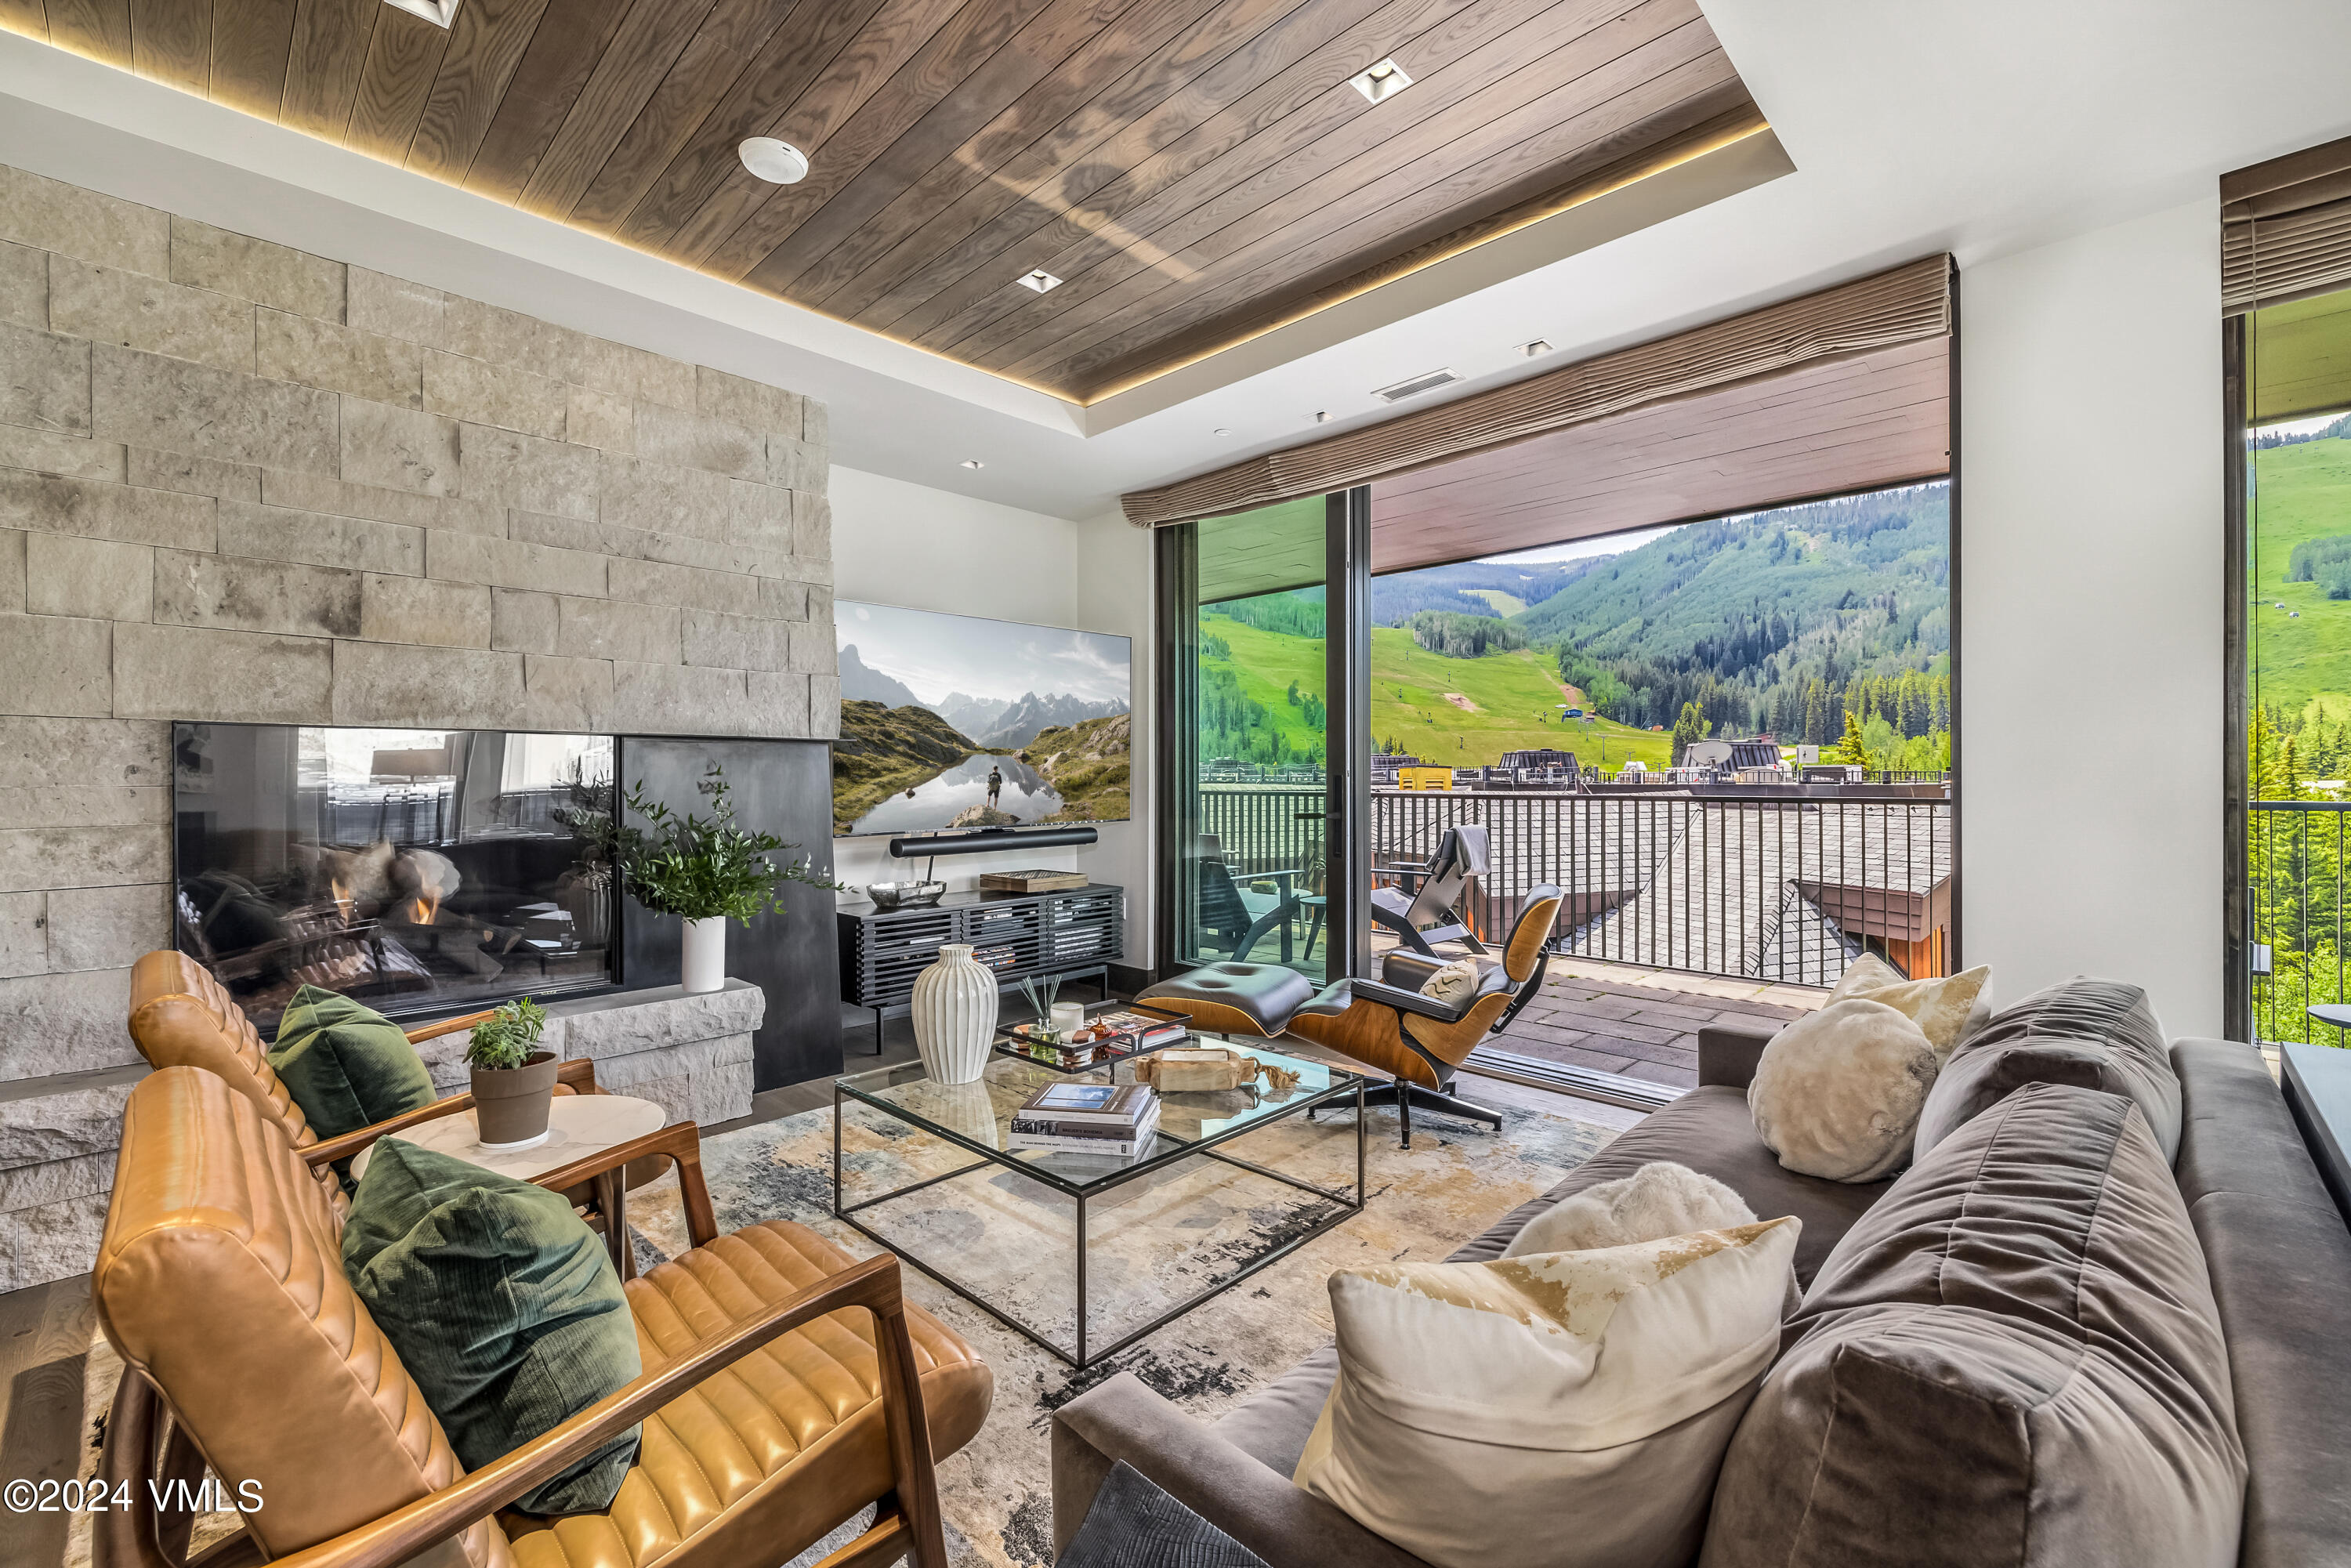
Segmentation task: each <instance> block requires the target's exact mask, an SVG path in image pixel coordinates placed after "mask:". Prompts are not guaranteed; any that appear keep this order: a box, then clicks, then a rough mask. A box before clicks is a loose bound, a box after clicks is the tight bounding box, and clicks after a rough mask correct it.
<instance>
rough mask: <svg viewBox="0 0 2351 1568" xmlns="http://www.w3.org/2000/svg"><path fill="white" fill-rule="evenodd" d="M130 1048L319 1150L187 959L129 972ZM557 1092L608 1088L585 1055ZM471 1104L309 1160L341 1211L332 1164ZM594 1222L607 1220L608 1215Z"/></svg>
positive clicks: (470, 1022) (406, 1117)
mask: <svg viewBox="0 0 2351 1568" xmlns="http://www.w3.org/2000/svg"><path fill="white" fill-rule="evenodd" d="M489 1016H490V1015H489V1013H487V1012H477V1013H467V1014H465V1016H464V1017H463V1018H452V1019H435V1020H434V1021H433V1022H431V1023H428V1024H423V1025H421V1026H419V1027H418V1028H415V1029H412V1030H404V1031H403V1032H404V1033H406V1034H407V1036H408V1042H409V1043H410V1044H411V1045H415V1044H418V1043H420V1042H422V1041H423V1040H438V1039H439V1038H440V1037H441V1036H443V1035H444V1034H455V1033H456V1032H457V1031H458V1030H467V1029H471V1028H473V1027H474V1026H475V1024H477V1023H479V1022H481V1021H482V1020H483V1019H486V1018H488V1017H489ZM131 1043H132V1044H133V1045H135V1046H137V1047H138V1048H139V1054H140V1055H141V1056H143V1057H145V1058H146V1059H147V1061H148V1064H149V1065H150V1066H152V1067H201V1068H203V1069H204V1071H207V1072H211V1073H214V1074H216V1075H218V1076H219V1077H220V1079H221V1080H222V1081H223V1082H225V1083H227V1085H228V1086H229V1087H230V1088H231V1089H234V1090H235V1091H236V1092H238V1093H239V1094H242V1095H243V1096H245V1098H246V1099H247V1100H250V1101H251V1102H252V1103H254V1105H255V1106H256V1108H257V1109H258V1110H259V1111H260V1112H261V1114H262V1120H263V1121H264V1122H265V1123H266V1124H271V1125H274V1126H276V1127H277V1129H278V1130H279V1131H280V1132H282V1133H283V1134H285V1135H286V1137H287V1141H288V1142H290V1143H291V1144H292V1145H294V1147H295V1148H297V1149H299V1150H305V1151H307V1150H308V1149H310V1148H312V1147H314V1146H315V1145H317V1144H318V1142H319V1134H318V1129H316V1128H315V1127H313V1126H311V1125H310V1123H309V1120H308V1118H307V1117H306V1116H304V1115H303V1114H302V1107H301V1106H299V1105H298V1104H296V1103H294V1096H293V1095H292V1094H290V1093H288V1092H287V1089H286V1085H285V1084H284V1083H283V1082H280V1081H279V1079H278V1077H277V1072H276V1071H274V1070H273V1069H272V1068H271V1067H270V1065H269V1057H268V1047H267V1046H266V1045H264V1044H263V1043H262V1040H261V1031H260V1030H256V1029H255V1028H254V1027H253V1020H252V1019H249V1018H247V1017H246V1016H245V1009H243V1008H241V1007H239V1006H237V1003H236V998H235V997H232V996H231V995H229V992H228V988H227V987H225V986H224V985H222V984H221V983H220V982H219V981H218V980H216V979H214V977H213V976H212V972H211V971H210V970H208V969H206V968H205V967H204V966H203V965H202V964H200V963H198V962H197V961H196V960H195V959H193V958H191V957H189V956H187V955H186V954H184V953H175V952H169V951H164V952H155V953H148V954H145V955H142V956H141V958H140V959H139V961H138V962H137V963H136V964H134V965H132V966H131ZM555 1092H557V1093H559V1094H595V1093H600V1092H601V1091H600V1090H599V1089H598V1088H597V1087H596V1064H595V1063H594V1062H592V1061H586V1060H585V1059H582V1060H580V1061H566V1062H563V1063H561V1064H560V1065H559V1066H558V1068H557V1069H556V1088H555ZM473 1103H474V1097H473V1095H471V1094H452V1095H450V1096H448V1097H447V1098H445V1099H441V1100H435V1101H434V1103H432V1104H430V1105H420V1106H418V1107H417V1108H416V1109H415V1110H413V1111H407V1112H403V1113H401V1114H400V1115H397V1116H390V1117H386V1118H385V1119H384V1120H383V1121H381V1122H376V1123H372V1124H369V1125H368V1126H365V1127H362V1128H360V1129H359V1130H358V1131H357V1132H354V1133H350V1134H345V1136H344V1137H342V1138H340V1139H339V1140H337V1152H335V1153H333V1154H331V1155H329V1156H328V1157H327V1158H326V1159H324V1160H314V1161H312V1162H311V1166H312V1169H313V1170H314V1171H315V1173H316V1174H317V1176H318V1177H319V1185H320V1186H322V1187H323V1188H324V1189H325V1190H326V1192H327V1195H328V1199H327V1200H328V1202H329V1203H330V1204H332V1205H333V1206H334V1207H335V1211H336V1212H337V1213H338V1214H340V1213H342V1212H344V1210H345V1209H347V1208H348V1207H350V1205H349V1200H348V1199H347V1198H345V1197H344V1196H343V1186H342V1182H341V1181H340V1179H339V1178H338V1177H337V1176H336V1175H335V1172H334V1171H333V1169H332V1168H331V1166H332V1163H333V1162H334V1161H337V1160H344V1159H349V1158H350V1156H351V1155H353V1154H356V1153H357V1152H358V1151H359V1150H360V1149H361V1148H364V1147H366V1146H367V1145H368V1144H369V1143H370V1142H372V1141H373V1140H374V1139H376V1138H380V1137H381V1136H383V1135H384V1134H387V1133H396V1132H399V1131H400V1130H401V1129H402V1128H403V1127H413V1126H415V1125H416V1124H418V1123H420V1122H430V1121H433V1120H434V1119H435V1118H437V1117H441V1116H452V1115H455V1114H456V1113H458V1112H460V1111H465V1110H470V1109H471V1108H472V1106H473ZM355 1139H356V1140H358V1141H357V1142H356V1143H355V1142H353V1140H355ZM668 1168H669V1162H668V1161H667V1160H645V1161H642V1162H640V1163H639V1164H638V1165H637V1166H634V1167H632V1168H631V1169H630V1170H629V1172H628V1173H627V1177H626V1185H627V1186H632V1187H635V1186H644V1185H645V1184H646V1183H647V1182H650V1181H653V1180H654V1179H655V1178H657V1177H659V1176H662V1175H663V1174H664V1173H665V1172H666V1171H667V1170H668ZM592 1197H593V1195H592V1194H591V1193H590V1192H588V1191H585V1190H583V1191H580V1192H577V1193H574V1194H573V1195H572V1198H573V1201H574V1202H577V1203H581V1204H591V1200H592ZM598 1212H599V1213H600V1214H601V1213H603V1212H618V1208H617V1206H614V1207H612V1208H611V1209H610V1210H604V1209H599V1210H598ZM597 1222H598V1223H599V1224H601V1219H599V1220H598V1221H597ZM611 1231H612V1237H611V1239H612V1246H613V1256H614V1259H615V1260H617V1261H618V1262H619V1263H620V1264H621V1267H622V1270H623V1272H624V1274H625V1272H626V1271H627V1269H628V1266H629V1263H628V1249H627V1247H626V1246H625V1244H624V1240H625V1239H624V1237H623V1236H622V1233H621V1230H620V1228H611Z"/></svg>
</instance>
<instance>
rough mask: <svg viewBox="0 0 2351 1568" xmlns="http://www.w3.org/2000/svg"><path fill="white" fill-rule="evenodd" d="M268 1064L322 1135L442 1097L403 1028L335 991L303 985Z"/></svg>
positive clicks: (280, 1028)
mask: <svg viewBox="0 0 2351 1568" xmlns="http://www.w3.org/2000/svg"><path fill="white" fill-rule="evenodd" d="M269 1065H270V1066H271V1067H272V1068H274V1069H276V1070H277V1076H278V1077H279V1078H280V1079H281V1080H283V1081H284V1082H285V1084H286V1092H287V1093H288V1094H291V1095H293V1096H294V1103H296V1104H297V1105H299V1106H301V1107H302V1114H303V1115H305V1116H307V1117H308V1118H309V1120H310V1126H311V1128H312V1130H313V1131H315V1132H316V1133H317V1134H319V1136H320V1137H321V1138H339V1137H340V1136H342V1135H343V1134H345V1133H356V1132H358V1131H359V1130H360V1128H361V1127H366V1126H371V1125H373V1124H375V1123H378V1122H381V1121H382V1120H383V1119H384V1118H385V1117H386V1116H397V1115H399V1114H400V1113H402V1111H413V1110H415V1109H416V1108H417V1107H418V1106H420V1105H430V1104H432V1103H433V1102H434V1100H435V1099H437V1098H439V1096H438V1095H436V1094H434V1092H433V1078H432V1075H431V1074H430V1073H428V1072H426V1071H424V1059H423V1057H421V1056H419V1055H417V1054H416V1048H415V1047H414V1046H413V1045H411V1044H409V1043H408V1036H407V1035H406V1034H405V1033H403V1032H402V1030H401V1027H400V1026H399V1025H398V1024H396V1023H394V1022H392V1020H391V1019H388V1018H386V1017H384V1016H383V1015H382V1014H381V1013H380V1012H377V1011H376V1010H375V1009H373V1008H369V1007H363V1006H361V1005H360V1003H358V1002H355V1001H353V1000H351V998H349V997H347V996H344V995H342V994H341V993H340V992H337V991H325V990H320V989H319V988H318V987H316V986H305V987H303V988H301V989H300V990H298V991H297V992H295V993H294V999H293V1000H292V1001H290V1002H288V1003H287V1004H286V1013H285V1016H284V1017H282V1018H280V1019H278V1020H277V1050H275V1051H271V1052H270V1053H269Z"/></svg>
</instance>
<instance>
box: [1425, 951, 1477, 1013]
mask: <svg viewBox="0 0 2351 1568" xmlns="http://www.w3.org/2000/svg"><path fill="white" fill-rule="evenodd" d="M1485 979H1486V977H1485V975H1484V974H1483V973H1481V972H1480V971H1479V967H1478V961H1477V960H1476V959H1475V958H1456V959H1454V960H1453V962H1451V963H1450V964H1447V965H1446V966H1445V967H1443V968H1441V969H1439V970H1437V972H1436V973H1435V974H1433V975H1431V976H1429V977H1428V978H1426V980H1423V981H1422V982H1421V983H1420V994H1421V995H1422V996H1424V997H1428V998H1432V999H1434V1000H1437V1001H1440V1002H1446V1003H1448V1004H1449V1003H1455V1002H1466V1001H1468V999H1469V998H1471V997H1474V996H1476V995H1477V994H1478V988H1479V986H1480V985H1482V984H1484V983H1485Z"/></svg>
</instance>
